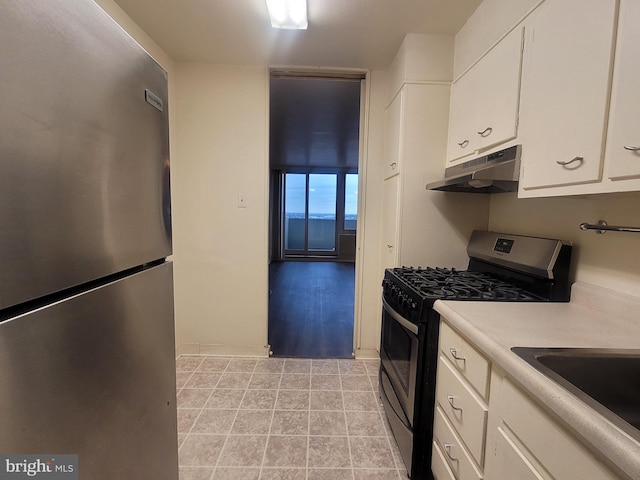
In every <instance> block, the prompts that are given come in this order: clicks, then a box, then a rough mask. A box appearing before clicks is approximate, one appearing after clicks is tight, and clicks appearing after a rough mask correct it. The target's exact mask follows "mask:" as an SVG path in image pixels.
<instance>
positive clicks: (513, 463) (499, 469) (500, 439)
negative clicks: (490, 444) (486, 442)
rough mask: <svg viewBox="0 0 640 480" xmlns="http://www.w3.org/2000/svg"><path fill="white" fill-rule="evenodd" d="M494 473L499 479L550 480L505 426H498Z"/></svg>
mask: <svg viewBox="0 0 640 480" xmlns="http://www.w3.org/2000/svg"><path fill="white" fill-rule="evenodd" d="M493 474H494V475H495V476H496V478H498V479H508V478H517V479H518V480H550V477H549V476H547V475H545V476H542V474H541V473H540V472H538V470H536V468H535V467H534V466H533V465H532V464H531V462H529V460H528V459H527V457H526V456H525V455H524V454H523V453H522V452H521V451H520V449H519V448H518V446H517V445H516V444H515V443H514V441H513V440H512V439H511V438H510V435H509V434H508V433H507V432H506V431H505V430H504V429H503V428H498V435H497V437H496V452H495V471H494V472H493Z"/></svg>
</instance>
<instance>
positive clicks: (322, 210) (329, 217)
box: [284, 173, 338, 255]
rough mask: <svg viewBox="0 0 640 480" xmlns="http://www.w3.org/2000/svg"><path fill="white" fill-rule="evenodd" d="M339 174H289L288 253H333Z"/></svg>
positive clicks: (286, 188) (286, 187)
mask: <svg viewBox="0 0 640 480" xmlns="http://www.w3.org/2000/svg"><path fill="white" fill-rule="evenodd" d="M337 192H338V175H337V174H335V173H286V174H285V179H284V250H285V255H334V254H335V253H336V210H337V207H336V205H337Z"/></svg>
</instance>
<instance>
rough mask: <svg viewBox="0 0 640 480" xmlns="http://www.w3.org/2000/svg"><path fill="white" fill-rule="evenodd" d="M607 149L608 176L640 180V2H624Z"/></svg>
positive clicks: (612, 178)
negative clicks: (639, 47)
mask: <svg viewBox="0 0 640 480" xmlns="http://www.w3.org/2000/svg"><path fill="white" fill-rule="evenodd" d="M619 18H620V20H619V23H618V42H617V45H616V57H615V63H614V71H613V87H612V92H611V112H610V116H609V129H608V134H607V146H606V150H605V163H606V165H607V171H606V175H607V177H608V178H609V179H611V180H614V181H617V180H624V179H629V178H640V91H639V86H640V52H639V51H638V46H640V2H638V1H637V0H621V2H620V17H619Z"/></svg>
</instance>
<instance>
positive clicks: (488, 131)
mask: <svg viewBox="0 0 640 480" xmlns="http://www.w3.org/2000/svg"><path fill="white" fill-rule="evenodd" d="M491 132H493V128H491V127H487V128H485V129H484V130H483V131H481V132H478V135H480V136H481V137H488V136H489V135H491Z"/></svg>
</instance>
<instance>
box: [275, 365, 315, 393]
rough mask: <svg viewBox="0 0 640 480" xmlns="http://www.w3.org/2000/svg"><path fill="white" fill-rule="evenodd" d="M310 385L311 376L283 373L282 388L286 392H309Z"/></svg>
mask: <svg viewBox="0 0 640 480" xmlns="http://www.w3.org/2000/svg"><path fill="white" fill-rule="evenodd" d="M286 366H287V364H286V363H285V368H286ZM310 385H311V374H308V373H305V374H300V373H283V374H282V379H281V380H280V388H281V389H284V390H309V386H310Z"/></svg>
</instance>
